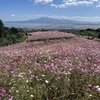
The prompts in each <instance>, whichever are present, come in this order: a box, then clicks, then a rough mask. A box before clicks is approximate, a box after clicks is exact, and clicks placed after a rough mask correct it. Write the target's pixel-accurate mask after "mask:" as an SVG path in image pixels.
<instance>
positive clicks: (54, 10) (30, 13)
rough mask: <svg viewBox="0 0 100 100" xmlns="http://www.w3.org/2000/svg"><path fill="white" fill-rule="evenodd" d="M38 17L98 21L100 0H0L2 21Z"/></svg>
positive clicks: (99, 17)
mask: <svg viewBox="0 0 100 100" xmlns="http://www.w3.org/2000/svg"><path fill="white" fill-rule="evenodd" d="M39 17H50V18H58V19H71V20H81V21H100V0H0V19H2V20H3V21H17V20H28V19H35V18H39Z"/></svg>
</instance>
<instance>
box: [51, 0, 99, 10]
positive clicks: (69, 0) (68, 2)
mask: <svg viewBox="0 0 100 100" xmlns="http://www.w3.org/2000/svg"><path fill="white" fill-rule="evenodd" d="M94 3H99V0H63V1H62V4H51V6H52V7H55V8H67V7H69V6H80V5H86V6H89V5H93V4H94Z"/></svg>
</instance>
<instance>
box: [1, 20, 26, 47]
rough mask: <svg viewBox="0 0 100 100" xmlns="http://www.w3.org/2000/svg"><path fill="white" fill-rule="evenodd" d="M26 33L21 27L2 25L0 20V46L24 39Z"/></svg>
mask: <svg viewBox="0 0 100 100" xmlns="http://www.w3.org/2000/svg"><path fill="white" fill-rule="evenodd" d="M26 38H27V34H26V33H25V32H24V31H23V30H22V29H21V28H14V27H12V28H8V27H4V24H3V22H2V20H0V46H6V45H10V44H15V43H19V42H23V41H25V39H26Z"/></svg>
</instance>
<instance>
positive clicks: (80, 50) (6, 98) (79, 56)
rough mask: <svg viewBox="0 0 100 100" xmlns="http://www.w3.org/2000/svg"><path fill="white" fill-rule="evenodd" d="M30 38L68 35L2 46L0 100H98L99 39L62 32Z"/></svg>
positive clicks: (99, 91)
mask: <svg viewBox="0 0 100 100" xmlns="http://www.w3.org/2000/svg"><path fill="white" fill-rule="evenodd" d="M35 34H36V35H35ZM32 37H33V39H37V38H49V37H50V38H55V37H68V38H67V39H59V40H50V41H49V40H48V41H46V42H45V41H39V42H38V41H35V42H27V43H26V42H24V43H19V44H15V45H11V46H7V47H1V48H0V100H100V42H97V41H94V40H88V39H85V38H83V37H77V36H75V35H73V34H70V33H62V32H46V33H45V32H41V33H39V35H38V36H37V32H36V33H34V35H32V36H31V39H32Z"/></svg>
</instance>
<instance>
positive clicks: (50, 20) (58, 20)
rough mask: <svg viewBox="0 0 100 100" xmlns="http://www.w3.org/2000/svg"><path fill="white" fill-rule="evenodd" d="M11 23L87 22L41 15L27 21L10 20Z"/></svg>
mask: <svg viewBox="0 0 100 100" xmlns="http://www.w3.org/2000/svg"><path fill="white" fill-rule="evenodd" d="M8 22H10V23H37V24H81V23H86V22H82V21H74V20H68V19H53V18H48V17H40V18H37V19H30V20H25V21H8Z"/></svg>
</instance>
